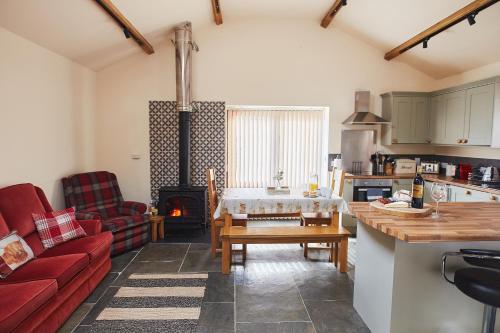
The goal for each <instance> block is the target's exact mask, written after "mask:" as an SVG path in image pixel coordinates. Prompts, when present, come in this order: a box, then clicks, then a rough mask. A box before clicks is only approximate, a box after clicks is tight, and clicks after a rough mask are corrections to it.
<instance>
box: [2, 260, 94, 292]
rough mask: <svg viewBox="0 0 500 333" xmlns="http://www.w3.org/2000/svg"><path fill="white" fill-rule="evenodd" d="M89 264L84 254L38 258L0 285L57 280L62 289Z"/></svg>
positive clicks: (16, 271)
mask: <svg viewBox="0 0 500 333" xmlns="http://www.w3.org/2000/svg"><path fill="white" fill-rule="evenodd" d="M88 264H89V258H88V256H87V255H86V254H83V253H78V254H68V255H64V256H58V257H49V258H38V259H34V260H32V261H30V262H29V263H27V264H26V265H24V266H22V267H20V268H19V269H17V270H15V271H14V272H13V273H12V274H10V275H9V276H8V277H7V278H6V279H3V280H1V281H0V284H6V283H17V282H27V281H35V280H45V279H56V281H57V285H58V287H59V289H61V288H63V287H64V286H65V285H66V284H67V283H68V282H69V281H70V280H71V279H72V278H73V277H74V276H75V275H77V274H78V273H79V272H80V271H82V270H83V269H84V268H85V267H87V266H88Z"/></svg>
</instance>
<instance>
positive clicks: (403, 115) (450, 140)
mask: <svg viewBox="0 0 500 333" xmlns="http://www.w3.org/2000/svg"><path fill="white" fill-rule="evenodd" d="M381 97H382V116H383V117H384V118H385V119H387V120H389V121H391V125H386V126H383V127H382V140H383V144H384V145H391V144H397V143H432V144H436V145H471V146H491V147H495V148H497V147H500V76H497V77H493V78H490V79H485V80H482V81H477V82H472V83H468V84H464V85H461V86H457V87H453V88H449V89H443V90H439V91H434V92H430V93H421V92H390V93H386V94H383V95H381Z"/></svg>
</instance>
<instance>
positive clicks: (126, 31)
mask: <svg viewBox="0 0 500 333" xmlns="http://www.w3.org/2000/svg"><path fill="white" fill-rule="evenodd" d="M123 34H124V35H125V38H127V39H129V38H130V36H131V35H130V31H128V29H127V28H123Z"/></svg>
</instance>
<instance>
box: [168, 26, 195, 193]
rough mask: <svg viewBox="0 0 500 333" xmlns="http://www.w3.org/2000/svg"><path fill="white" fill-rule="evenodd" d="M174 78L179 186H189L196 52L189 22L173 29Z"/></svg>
mask: <svg viewBox="0 0 500 333" xmlns="http://www.w3.org/2000/svg"><path fill="white" fill-rule="evenodd" d="M173 43H174V45H175V72H176V73H175V74H176V75H175V76H176V94H177V99H176V101H177V107H176V108H177V111H178V112H179V186H190V185H191V161H190V160H191V158H190V157H191V145H190V123H191V120H190V116H191V115H190V113H191V111H192V100H191V55H192V51H193V50H194V51H198V46H197V45H196V43H194V42H193V40H192V31H191V22H184V23H181V24H179V25H178V26H176V27H175V40H173Z"/></svg>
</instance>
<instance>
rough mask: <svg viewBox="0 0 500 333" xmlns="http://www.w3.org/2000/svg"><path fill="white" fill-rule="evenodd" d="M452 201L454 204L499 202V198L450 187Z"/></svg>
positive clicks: (480, 192) (486, 193)
mask: <svg viewBox="0 0 500 333" xmlns="http://www.w3.org/2000/svg"><path fill="white" fill-rule="evenodd" d="M449 193H450V199H449V201H452V202H497V201H498V196H497V195H494V194H491V193H488V192H483V191H476V190H471V189H467V188H463V187H459V186H453V185H452V186H450V191H449Z"/></svg>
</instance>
